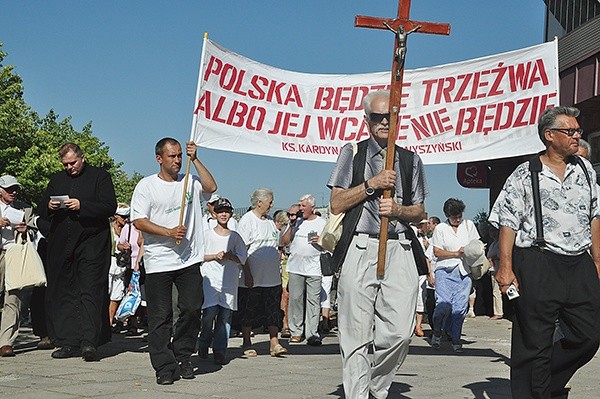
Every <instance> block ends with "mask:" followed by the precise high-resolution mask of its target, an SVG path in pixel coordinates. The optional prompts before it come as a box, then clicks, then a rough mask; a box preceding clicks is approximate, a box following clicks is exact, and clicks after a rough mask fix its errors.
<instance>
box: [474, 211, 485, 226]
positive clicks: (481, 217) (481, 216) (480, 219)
mask: <svg viewBox="0 0 600 399" xmlns="http://www.w3.org/2000/svg"><path fill="white" fill-rule="evenodd" d="M487 220H488V213H487V211H486V210H485V209H483V208H482V209H479V210H478V211H477V214H475V217H474V218H473V223H475V224H476V225H479V224H481V223H484V222H487Z"/></svg>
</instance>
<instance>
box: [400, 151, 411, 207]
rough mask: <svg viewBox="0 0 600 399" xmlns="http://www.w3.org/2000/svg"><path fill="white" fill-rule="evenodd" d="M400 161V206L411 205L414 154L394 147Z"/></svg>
mask: <svg viewBox="0 0 600 399" xmlns="http://www.w3.org/2000/svg"><path fill="white" fill-rule="evenodd" d="M396 152H397V153H398V159H399V161H400V179H401V181H402V205H404V206H407V205H412V198H411V193H412V178H413V163H414V157H415V153H414V152H412V151H409V150H407V149H405V148H402V147H399V146H396Z"/></svg>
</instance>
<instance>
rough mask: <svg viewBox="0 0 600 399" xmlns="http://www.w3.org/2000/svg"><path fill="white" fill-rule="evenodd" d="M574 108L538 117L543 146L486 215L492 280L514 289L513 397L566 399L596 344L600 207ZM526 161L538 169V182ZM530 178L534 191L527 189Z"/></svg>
mask: <svg viewBox="0 0 600 399" xmlns="http://www.w3.org/2000/svg"><path fill="white" fill-rule="evenodd" d="M578 115H579V110H578V109H576V108H572V107H555V108H550V109H547V110H546V111H545V112H544V113H543V114H542V115H541V117H540V120H539V122H538V134H539V136H540V139H541V140H542V142H543V143H544V145H545V146H546V149H545V151H543V152H541V153H540V154H538V155H537V156H535V157H534V158H532V159H531V160H530V161H527V162H525V163H523V164H521V165H519V166H518V167H517V169H515V171H514V172H513V173H512V174H511V175H510V176H509V177H508V179H507V180H506V183H505V184H504V187H503V189H502V191H501V193H500V195H499V196H498V199H497V200H496V203H495V204H494V206H493V208H492V212H491V214H490V222H491V223H492V224H494V225H495V226H496V227H498V228H499V229H500V240H499V247H500V269H499V270H498V271H497V274H496V280H497V281H498V284H499V285H500V290H501V291H502V292H503V293H506V292H507V291H508V290H509V288H510V289H511V292H514V291H515V290H518V293H519V297H518V298H515V299H513V303H514V305H515V318H514V319H513V330H512V332H513V333H512V348H511V390H512V395H513V397H514V398H566V397H567V396H568V393H569V392H568V390H567V389H565V384H566V383H567V382H568V381H569V379H570V378H571V376H573V374H574V373H575V372H576V371H577V370H578V369H579V368H580V367H582V366H583V365H584V364H586V363H587V362H588V361H590V360H591V359H592V358H593V357H594V354H595V353H596V351H597V349H598V340H599V331H600V317H599V316H598V315H599V314H600V280H599V275H600V247H599V245H600V241H599V240H600V219H599V218H600V209H599V207H598V188H597V187H598V186H597V185H596V173H595V172H594V169H593V168H592V165H591V164H590V163H589V162H588V161H587V160H586V159H583V158H581V157H578V156H577V155H575V154H576V153H577V150H578V148H579V139H580V138H581V134H582V130H581V128H580V127H579V124H578V123H577V119H576V118H577V116H578ZM530 164H531V165H533V166H534V168H532V169H534V171H535V169H538V170H539V169H541V170H540V171H539V172H538V176H537V179H536V180H533V179H532V173H531V169H530ZM535 166H537V168H535ZM533 177H535V176H533ZM536 181H538V182H539V190H534V189H533V188H532V182H536ZM537 191H539V194H540V195H539V198H540V199H539V204H540V211H541V212H537V213H538V215H539V213H541V216H538V217H537V218H536V217H535V214H536V212H535V211H534V209H535V208H536V207H537V206H536V205H535V203H536V202H537V201H536V199H535V198H536V197H537V196H534V195H535V194H534V193H535V192H537ZM538 220H540V221H542V220H543V222H542V223H541V224H542V226H539V227H540V228H541V229H540V230H541V231H538V229H536V227H538V223H537V221H538ZM540 233H543V234H540ZM590 250H591V256H590V253H589V251H590ZM556 320H558V322H559V324H560V327H561V329H562V332H563V334H564V337H563V338H562V339H560V340H555V339H554V330H555V322H556Z"/></svg>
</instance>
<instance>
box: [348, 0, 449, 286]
mask: <svg viewBox="0 0 600 399" xmlns="http://www.w3.org/2000/svg"><path fill="white" fill-rule="evenodd" d="M410 2H411V0H398V15H397V17H396V18H394V19H391V18H378V17H367V16H362V15H357V16H356V18H355V20H354V26H356V27H361V28H373V29H387V30H390V31H392V32H394V34H395V40H394V55H393V62H392V76H391V87H390V109H389V112H390V120H389V132H390V133H389V136H388V145H387V155H386V159H385V169H387V170H393V169H394V152H395V148H396V147H395V144H396V137H397V130H398V129H397V126H398V112H399V111H400V99H401V96H402V81H403V78H404V59H405V56H406V37H407V36H408V35H409V34H411V33H413V32H416V33H431V34H437V35H449V34H450V25H449V24H444V23H436V22H420V21H411V20H410V19H409V14H410ZM402 195H408V193H402ZM391 196H392V190H391V189H388V190H384V192H383V198H390V197H391ZM388 223H389V218H388V217H387V216H382V217H381V229H380V234H379V237H380V241H379V252H378V262H377V277H378V278H383V274H384V270H385V254H386V249H387V238H388Z"/></svg>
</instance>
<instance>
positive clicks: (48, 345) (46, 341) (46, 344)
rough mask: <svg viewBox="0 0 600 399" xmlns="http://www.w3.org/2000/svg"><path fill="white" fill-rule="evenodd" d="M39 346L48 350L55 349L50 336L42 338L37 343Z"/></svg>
mask: <svg viewBox="0 0 600 399" xmlns="http://www.w3.org/2000/svg"><path fill="white" fill-rule="evenodd" d="M37 348H38V349H40V350H46V349H54V348H55V346H54V342H52V340H51V339H50V337H43V338H42V339H40V342H39V343H38V344H37Z"/></svg>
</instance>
